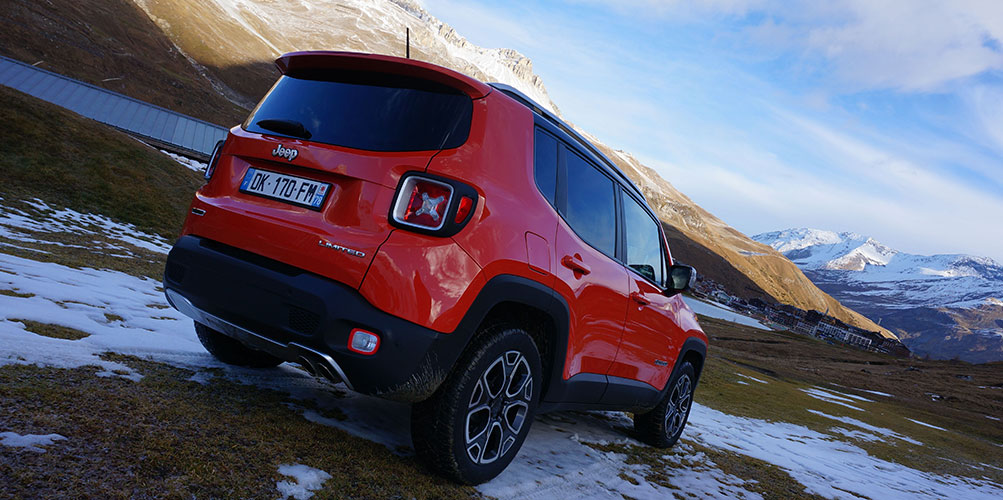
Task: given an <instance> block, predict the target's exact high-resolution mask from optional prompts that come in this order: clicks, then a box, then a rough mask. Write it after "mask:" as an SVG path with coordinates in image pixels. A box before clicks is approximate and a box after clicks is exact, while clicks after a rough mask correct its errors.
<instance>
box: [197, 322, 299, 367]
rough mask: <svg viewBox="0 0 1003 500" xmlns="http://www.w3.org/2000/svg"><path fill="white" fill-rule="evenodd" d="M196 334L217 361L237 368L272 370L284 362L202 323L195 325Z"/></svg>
mask: <svg viewBox="0 0 1003 500" xmlns="http://www.w3.org/2000/svg"><path fill="white" fill-rule="evenodd" d="M195 334H196V335H198V337H199V341H200V342H202V345H203V346H204V347H205V349H206V350H207V351H209V354H212V355H213V356H215V357H216V359H218V360H220V361H222V362H224V363H226V364H229V365H237V366H248V367H251V368H271V367H273V366H278V365H280V364H281V363H282V360H281V359H279V358H276V357H275V356H272V355H271V354H268V353H267V352H262V351H259V350H257V349H251V348H250V347H247V346H245V345H244V344H241V343H240V341H239V340H236V339H233V338H230V337H227V336H226V335H223V334H222V333H219V332H218V331H216V330H213V329H212V328H209V327H208V326H205V325H203V324H202V323H198V322H196V323H195Z"/></svg>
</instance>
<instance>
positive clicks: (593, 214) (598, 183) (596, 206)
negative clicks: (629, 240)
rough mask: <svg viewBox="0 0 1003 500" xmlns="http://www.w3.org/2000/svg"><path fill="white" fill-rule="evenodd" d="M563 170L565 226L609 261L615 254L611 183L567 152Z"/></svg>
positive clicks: (579, 158)
mask: <svg viewBox="0 0 1003 500" xmlns="http://www.w3.org/2000/svg"><path fill="white" fill-rule="evenodd" d="M567 169H568V173H567V175H568V182H567V187H568V189H567V191H568V194H567V198H568V200H567V213H566V214H565V219H566V220H567V221H568V225H570V226H571V229H574V231H575V233H577V234H578V236H580V237H581V238H582V239H583V240H585V242H586V243H588V244H590V245H592V246H593V247H595V248H596V249H598V250H599V251H601V252H603V253H605V254H606V255H609V256H610V257H613V256H614V255H615V254H616V202H615V201H614V196H615V191H614V189H613V180H612V179H610V178H609V177H606V175H605V174H603V173H602V172H600V171H599V170H598V169H596V168H595V167H593V166H592V164H591V163H589V162H587V161H586V160H585V159H584V158H582V157H581V156H578V155H577V154H575V153H573V152H571V151H568V152H567Z"/></svg>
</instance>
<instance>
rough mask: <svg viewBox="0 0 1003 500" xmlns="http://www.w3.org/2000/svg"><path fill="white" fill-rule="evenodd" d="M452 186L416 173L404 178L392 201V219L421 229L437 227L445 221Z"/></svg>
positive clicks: (451, 194)
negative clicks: (394, 199) (395, 198)
mask: <svg viewBox="0 0 1003 500" xmlns="http://www.w3.org/2000/svg"><path fill="white" fill-rule="evenodd" d="M452 196H453V187H452V186H450V185H449V184H446V183H443V182H439V181H436V180H432V179H427V178H424V177H419V176H417V175H412V176H411V177H408V178H407V179H405V180H404V185H403V186H401V189H400V191H399V192H398V194H397V200H396V201H395V203H394V210H393V217H394V220H395V221H397V222H399V223H401V224H405V225H408V226H414V227H420V228H422V229H432V230H435V229H439V228H441V227H442V226H443V225H444V224H445V223H446V211H447V210H448V209H449V202H450V199H451V198H452Z"/></svg>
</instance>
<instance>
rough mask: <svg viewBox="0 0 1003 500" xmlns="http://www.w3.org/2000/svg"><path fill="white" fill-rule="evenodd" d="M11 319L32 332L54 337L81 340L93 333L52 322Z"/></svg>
mask: <svg viewBox="0 0 1003 500" xmlns="http://www.w3.org/2000/svg"><path fill="white" fill-rule="evenodd" d="M9 321H13V322H15V323H21V324H23V325H24V329H25V330H28V331H29V332H31V333H35V334H38V335H42V336H45V337H52V338H54V339H64V340H80V339H82V338H86V337H90V335H91V334H89V333H87V332H82V331H80V330H77V329H76V328H70V327H67V326H62V325H54V324H52V323H40V322H38V321H31V320H28V319H11V320H9Z"/></svg>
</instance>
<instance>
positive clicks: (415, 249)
mask: <svg viewBox="0 0 1003 500" xmlns="http://www.w3.org/2000/svg"><path fill="white" fill-rule="evenodd" d="M480 270H481V268H480V267H479V266H478V265H477V264H476V263H475V262H474V261H473V259H471V258H470V256H468V255H467V253H466V252H464V251H463V249H461V248H460V247H459V246H458V245H457V244H456V242H454V241H453V240H451V239H449V238H437V237H434V236H425V235H421V234H414V233H409V232H407V231H401V230H397V231H394V233H393V234H392V235H390V238H389V239H388V240H387V242H386V243H384V244H383V246H382V247H380V252H379V254H377V256H376V258H375V259H374V260H373V264H372V266H371V267H370V269H369V273H368V274H367V275H366V279H365V281H364V282H363V283H362V288H360V289H359V292H361V293H362V296H363V297H365V298H366V300H368V301H369V302H370V303H372V304H373V305H375V306H376V307H378V308H380V309H382V310H384V311H386V312H389V313H393V314H394V315H396V316H398V317H400V318H404V319H406V320H408V321H410V322H412V323H417V324H419V325H422V326H425V327H428V328H431V329H433V330H436V331H438V332H443V333H448V332H452V331H453V330H454V329H455V328H456V325H457V324H459V322H460V320H461V319H463V315H464V314H465V313H466V312H467V309H468V308H469V307H470V304H471V303H473V301H474V298H476V297H477V293H478V292H480V290H481V288H482V287H483V286H484V282H485V281H484V278H483V277H482V276H481V275H480V274H479V273H480Z"/></svg>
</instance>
